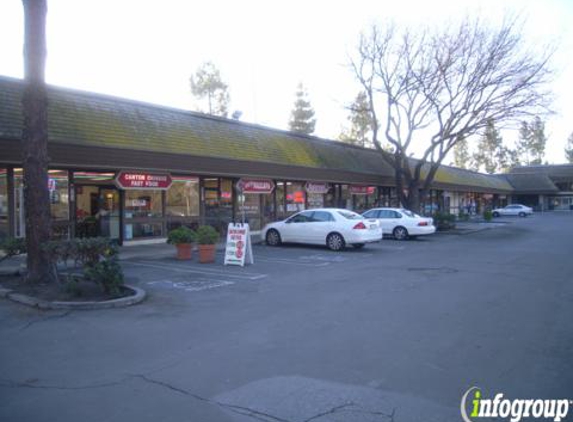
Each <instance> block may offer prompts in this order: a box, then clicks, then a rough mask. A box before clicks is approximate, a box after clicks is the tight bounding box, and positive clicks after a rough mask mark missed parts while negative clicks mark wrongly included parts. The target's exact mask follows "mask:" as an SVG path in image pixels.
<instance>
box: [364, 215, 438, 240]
mask: <svg viewBox="0 0 573 422" xmlns="http://www.w3.org/2000/svg"><path fill="white" fill-rule="evenodd" d="M362 215H363V216H364V217H366V218H375V219H377V220H378V221H379V222H380V225H381V226H382V232H383V233H384V235H393V236H394V238H395V239H397V240H406V239H408V238H415V237H416V236H425V235H429V234H433V233H435V232H436V227H435V226H434V220H433V219H431V218H426V217H421V216H419V215H418V214H416V213H414V212H412V211H409V210H406V209H404V208H373V209H371V210H368V211H366V212H365V213H364V214H362Z"/></svg>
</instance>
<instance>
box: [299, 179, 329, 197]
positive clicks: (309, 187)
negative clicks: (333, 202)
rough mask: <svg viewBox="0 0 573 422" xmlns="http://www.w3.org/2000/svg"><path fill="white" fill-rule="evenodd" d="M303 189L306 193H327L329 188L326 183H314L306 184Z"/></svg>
mask: <svg viewBox="0 0 573 422" xmlns="http://www.w3.org/2000/svg"><path fill="white" fill-rule="evenodd" d="M305 189H306V192H307V193H319V194H320V193H322V194H325V193H328V190H329V189H330V187H329V186H328V183H315V182H306V185H305Z"/></svg>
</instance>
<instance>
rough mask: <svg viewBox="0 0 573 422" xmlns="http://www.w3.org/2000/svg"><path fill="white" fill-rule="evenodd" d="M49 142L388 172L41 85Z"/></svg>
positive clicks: (1, 128) (0, 88) (184, 114)
mask: <svg viewBox="0 0 573 422" xmlns="http://www.w3.org/2000/svg"><path fill="white" fill-rule="evenodd" d="M22 89H23V83H22V81H21V80H18V79H13V78H8V77H0V138H5V139H20V137H21V133H22V123H21V122H22V114H21V113H22V111H21V95H22ZM48 98H49V106H48V107H49V109H48V126H49V129H48V130H49V141H50V142H59V143H67V144H76V145H84V146H94V147H110V148H118V149H124V150H143V151H152V152H158V153H176V154H183V155H192V156H199V157H213V158H226V159H232V160H243V161H252V162H255V163H256V162H265V163H276V164H282V165H292V166H301V167H309V168H320V169H331V170H332V169H334V170H341V171H348V172H353V173H362V174H370V175H378V176H386V177H393V170H392V168H391V167H390V166H388V164H386V163H385V162H384V161H383V160H382V159H381V158H380V155H379V153H378V152H376V151H374V150H368V149H363V148H358V147H354V146H350V145H347V144H343V143H340V142H336V141H330V140H324V139H319V138H314V137H306V136H301V135H297V134H293V133H290V132H285V131H280V130H275V129H270V128H266V127H262V126H258V125H253V124H246V123H242V122H237V121H233V120H228V119H222V118H216V117H212V116H207V115H203V114H200V113H193V112H189V111H184V110H178V109H173V108H168V107H162V106H156V105H151V104H147V103H141V102H137V101H131V100H125V99H119V98H115V97H110V96H104V95H98V94H92V93H86V92H81V91H75V90H69V89H62V88H56V87H51V86H50V87H49V88H48ZM435 180H436V182H438V183H441V184H448V185H450V184H451V185H457V186H468V188H471V187H479V188H482V189H483V188H485V189H488V188H491V189H497V190H507V191H510V190H511V189H512V187H511V185H510V184H509V183H508V182H507V180H505V179H502V178H498V177H492V176H488V175H484V174H480V173H474V172H469V171H466V170H461V169H456V168H452V167H442V168H440V170H439V171H438V173H437V174H436V179H435Z"/></svg>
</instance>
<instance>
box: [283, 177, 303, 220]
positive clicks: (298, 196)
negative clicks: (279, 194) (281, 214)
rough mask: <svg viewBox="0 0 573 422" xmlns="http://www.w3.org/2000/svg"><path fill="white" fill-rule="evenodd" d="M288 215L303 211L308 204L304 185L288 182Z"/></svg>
mask: <svg viewBox="0 0 573 422" xmlns="http://www.w3.org/2000/svg"><path fill="white" fill-rule="evenodd" d="M286 187H287V195H286V206H287V214H292V213H294V212H298V211H303V210H304V209H305V204H306V191H305V190H304V184H303V183H296V182H287V184H286Z"/></svg>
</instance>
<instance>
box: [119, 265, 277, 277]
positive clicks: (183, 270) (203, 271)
mask: <svg viewBox="0 0 573 422" xmlns="http://www.w3.org/2000/svg"><path fill="white" fill-rule="evenodd" d="M124 262H125V261H124ZM129 262H131V263H133V264H136V265H141V266H143V267H150V268H158V269H160V270H168V271H175V272H179V273H189V274H191V273H192V274H204V275H208V276H224V277H230V278H238V279H244V280H260V279H261V278H265V277H266V276H267V274H257V273H250V274H233V273H232V272H230V271H218V270H214V269H197V270H196V269H193V268H181V267H178V266H177V265H173V264H171V265H160V264H149V263H147V262H139V261H129Z"/></svg>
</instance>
